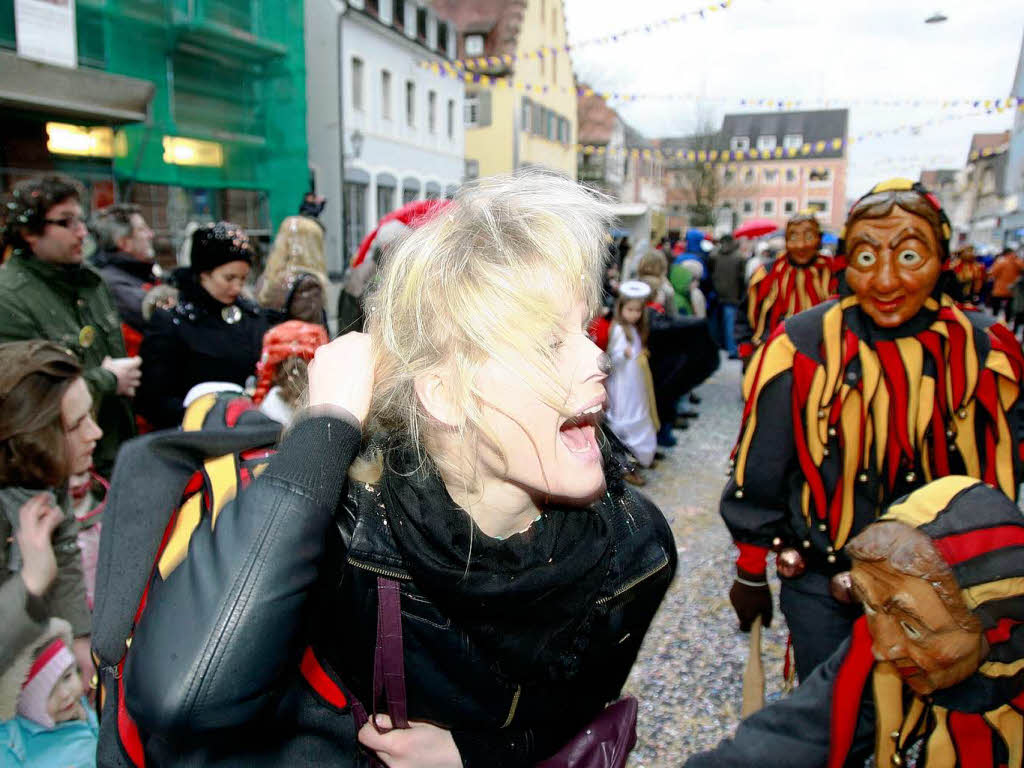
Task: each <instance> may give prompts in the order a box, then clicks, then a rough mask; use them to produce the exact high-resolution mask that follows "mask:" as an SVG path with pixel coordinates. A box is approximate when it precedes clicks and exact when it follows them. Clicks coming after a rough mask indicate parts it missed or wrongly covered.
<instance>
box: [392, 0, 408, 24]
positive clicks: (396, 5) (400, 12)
mask: <svg viewBox="0 0 1024 768" xmlns="http://www.w3.org/2000/svg"><path fill="white" fill-rule="evenodd" d="M391 19H392V22H393V23H394V25H395V26H396V27H398V28H399V29H405V0H394V2H393V3H392V5H391Z"/></svg>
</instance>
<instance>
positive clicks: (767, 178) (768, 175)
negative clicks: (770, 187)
mask: <svg viewBox="0 0 1024 768" xmlns="http://www.w3.org/2000/svg"><path fill="white" fill-rule="evenodd" d="M764 183H765V184H778V183H779V172H778V171H776V170H771V171H767V170H766V171H765V172H764Z"/></svg>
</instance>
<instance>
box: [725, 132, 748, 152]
mask: <svg viewBox="0 0 1024 768" xmlns="http://www.w3.org/2000/svg"><path fill="white" fill-rule="evenodd" d="M729 149H731V150H732V151H733V152H746V151H747V150H748V149H750V138H749V137H748V136H733V137H732V138H731V139H730V140H729Z"/></svg>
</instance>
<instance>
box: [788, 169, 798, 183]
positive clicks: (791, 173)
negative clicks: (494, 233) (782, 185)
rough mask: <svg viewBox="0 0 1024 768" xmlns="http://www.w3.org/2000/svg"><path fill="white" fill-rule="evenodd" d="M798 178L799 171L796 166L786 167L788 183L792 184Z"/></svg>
mask: <svg viewBox="0 0 1024 768" xmlns="http://www.w3.org/2000/svg"><path fill="white" fill-rule="evenodd" d="M799 180H800V171H799V170H798V169H796V168H787V169H786V181H787V183H789V184H793V183H794V182H797V181H799Z"/></svg>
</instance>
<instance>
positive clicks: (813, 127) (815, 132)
mask: <svg viewBox="0 0 1024 768" xmlns="http://www.w3.org/2000/svg"><path fill="white" fill-rule="evenodd" d="M848 124H849V110H847V109H819V110H808V111H803V112H751V113H733V114H729V115H726V116H725V118H724V119H723V120H722V136H723V138H724V139H725V141H726V143H728V142H729V140H730V139H732V138H733V137H735V136H746V137H747V138H749V139H750V144H751V146H755V145H756V143H757V137H758V136H775V139H776V143H777V145H778V146H780V147H781V146H782V142H783V138H784V137H785V136H787V135H792V134H799V135H800V136H802V137H803V143H805V144H807V143H811V144H813V143H815V142H818V141H826V142H827V141H831V140H832V139H845V138H846V131H847V126H848ZM845 151H846V145H845V142H844V143H843V146H841V147H839V148H838V149H832V148H831V147H828V148H827V149H826V151H825V152H820V153H815V157H842V156H843V154H844V153H845Z"/></svg>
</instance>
